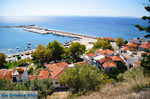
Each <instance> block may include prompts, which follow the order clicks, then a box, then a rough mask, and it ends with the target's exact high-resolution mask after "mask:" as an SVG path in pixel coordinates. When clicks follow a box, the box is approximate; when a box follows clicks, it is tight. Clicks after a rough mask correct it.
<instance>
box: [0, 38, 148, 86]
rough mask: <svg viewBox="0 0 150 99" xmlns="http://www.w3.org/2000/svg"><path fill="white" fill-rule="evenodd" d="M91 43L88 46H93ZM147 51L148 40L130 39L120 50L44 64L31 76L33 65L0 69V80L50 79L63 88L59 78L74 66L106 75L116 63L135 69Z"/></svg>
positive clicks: (115, 66)
mask: <svg viewBox="0 0 150 99" xmlns="http://www.w3.org/2000/svg"><path fill="white" fill-rule="evenodd" d="M103 39H104V40H108V41H110V42H111V44H112V45H113V46H114V45H115V44H116V43H115V39H114V38H110V37H104V38H103ZM89 42H90V41H89ZM86 43H87V42H86ZM93 43H94V42H93ZM93 43H90V44H92V45H93ZM115 47H116V46H115ZM149 49H150V40H149V39H147V40H146V41H144V42H143V39H142V38H141V39H140V38H135V39H131V40H130V41H129V42H128V43H127V44H126V45H123V46H121V48H118V47H117V48H116V49H115V50H110V49H105V50H102V49H96V50H95V51H94V52H93V53H85V54H83V55H82V56H80V57H81V58H82V59H83V61H81V62H77V63H71V64H68V63H67V62H65V61H63V62H59V63H55V62H54V63H50V64H44V68H40V69H38V70H39V71H38V72H39V73H35V74H32V75H31V74H28V73H29V72H28V71H29V70H30V68H31V67H32V68H33V69H36V68H35V67H34V63H32V64H28V65H26V66H19V67H15V68H11V69H0V79H6V80H11V81H12V82H24V81H25V80H27V79H29V80H31V81H32V80H34V79H35V78H37V79H38V80H42V79H52V81H53V84H54V87H55V88H65V86H62V85H60V84H59V78H60V77H61V75H63V74H64V73H65V71H66V70H67V69H69V68H73V67H74V66H75V65H76V64H85V65H88V66H96V67H98V68H99V69H100V70H103V71H105V72H106V73H109V72H110V71H111V70H113V69H114V68H117V63H118V62H123V63H125V65H126V66H127V69H131V68H136V67H138V66H140V60H141V59H143V58H144V57H146V55H150V53H149V52H148V50H149ZM26 55H27V56H28V57H26V58H31V59H32V56H31V54H30V53H28V54H26ZM24 58H25V57H24ZM11 59H12V58H9V57H7V59H6V60H7V61H15V60H14V59H12V60H11ZM34 71H35V70H34Z"/></svg>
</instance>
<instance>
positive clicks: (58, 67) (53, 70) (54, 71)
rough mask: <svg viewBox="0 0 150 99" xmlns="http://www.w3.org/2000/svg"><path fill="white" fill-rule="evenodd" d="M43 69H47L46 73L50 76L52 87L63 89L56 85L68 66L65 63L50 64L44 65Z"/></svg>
mask: <svg viewBox="0 0 150 99" xmlns="http://www.w3.org/2000/svg"><path fill="white" fill-rule="evenodd" d="M45 67H46V68H47V69H48V71H49V72H50V74H51V78H52V80H53V84H54V87H55V88H60V87H61V88H62V87H64V86H62V85H60V84H59V83H58V80H59V78H60V77H61V75H62V74H64V73H65V71H66V70H67V69H68V64H67V63H66V62H61V63H52V64H46V65H45Z"/></svg>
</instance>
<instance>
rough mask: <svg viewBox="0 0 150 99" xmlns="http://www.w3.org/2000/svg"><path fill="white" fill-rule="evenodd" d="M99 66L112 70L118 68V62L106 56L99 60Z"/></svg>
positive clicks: (107, 70) (105, 69)
mask: <svg viewBox="0 0 150 99" xmlns="http://www.w3.org/2000/svg"><path fill="white" fill-rule="evenodd" d="M97 66H98V68H100V69H102V70H104V71H106V72H109V71H110V70H112V69H114V68H116V63H115V62H114V61H113V60H112V59H111V58H110V57H104V58H102V59H100V60H98V62H97Z"/></svg>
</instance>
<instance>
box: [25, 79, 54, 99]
mask: <svg viewBox="0 0 150 99" xmlns="http://www.w3.org/2000/svg"><path fill="white" fill-rule="evenodd" d="M28 90H32V91H38V98H40V99H41V98H45V99H46V98H47V95H50V94H51V93H52V92H53V91H54V86H53V82H52V80H51V79H43V80H38V79H37V78H35V79H34V80H33V81H31V82H30V85H29V89H28Z"/></svg>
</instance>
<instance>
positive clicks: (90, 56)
mask: <svg viewBox="0 0 150 99" xmlns="http://www.w3.org/2000/svg"><path fill="white" fill-rule="evenodd" d="M94 57H96V55H95V54H93V53H89V54H87V55H84V56H83V60H84V61H86V62H88V63H89V64H91V65H94V62H93V60H94Z"/></svg>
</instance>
